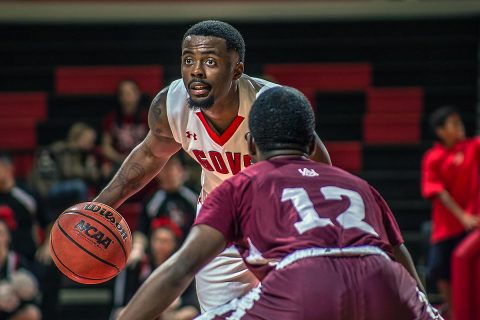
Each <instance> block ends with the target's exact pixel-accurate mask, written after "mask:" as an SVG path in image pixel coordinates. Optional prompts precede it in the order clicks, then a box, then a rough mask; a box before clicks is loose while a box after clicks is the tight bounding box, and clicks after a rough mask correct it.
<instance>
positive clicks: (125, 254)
mask: <svg viewBox="0 0 480 320" xmlns="http://www.w3.org/2000/svg"><path fill="white" fill-rule="evenodd" d="M71 213H73V214H78V215H81V216H84V217H87V218H89V219H92V220H94V221H95V222H98V223H99V224H100V225H102V226H103V227H104V228H105V229H106V230H108V231H109V232H110V233H111V234H112V235H113V236H114V237H115V239H117V241H118V243H119V244H120V248H121V249H122V252H123V257H124V259H125V261H127V251H126V250H125V248H124V246H123V243H122V241H121V240H120V239H119V238H118V237H117V235H116V234H115V233H114V232H113V231H112V230H111V229H110V228H109V227H108V226H107V225H105V224H104V223H103V222H101V221H99V220H97V219H96V218H94V217H91V216H89V215H87V214H84V213H83V212H79V211H73V210H72V211H66V212H64V213H62V215H64V214H65V215H67V214H71Z"/></svg>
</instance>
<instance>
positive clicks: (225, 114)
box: [202, 85, 240, 135]
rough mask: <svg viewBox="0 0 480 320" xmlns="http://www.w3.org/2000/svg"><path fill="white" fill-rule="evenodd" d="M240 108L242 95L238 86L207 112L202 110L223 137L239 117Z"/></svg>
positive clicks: (233, 87)
mask: <svg viewBox="0 0 480 320" xmlns="http://www.w3.org/2000/svg"><path fill="white" fill-rule="evenodd" d="M239 107H240V94H239V91H238V85H234V86H232V90H231V91H230V92H229V93H228V95H227V96H226V97H225V98H224V99H222V100H219V101H218V102H215V104H214V105H213V106H212V107H211V108H208V109H207V110H202V113H203V115H204V116H205V118H206V119H207V121H208V124H209V125H210V127H211V128H212V129H214V130H215V131H216V133H217V134H219V135H221V134H222V133H223V132H224V131H225V130H227V128H228V127H229V126H230V124H231V123H232V122H233V120H235V118H236V117H237V115H238V109H239Z"/></svg>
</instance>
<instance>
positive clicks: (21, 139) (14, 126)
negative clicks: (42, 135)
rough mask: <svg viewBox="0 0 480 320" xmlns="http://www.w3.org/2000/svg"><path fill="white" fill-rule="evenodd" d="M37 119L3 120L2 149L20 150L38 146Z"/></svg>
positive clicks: (0, 139)
mask: <svg viewBox="0 0 480 320" xmlns="http://www.w3.org/2000/svg"><path fill="white" fill-rule="evenodd" d="M36 123H37V122H36V120H35V119H1V120H0V148H3V149H11V150H19V149H34V148H35V147H36V146H37V134H36Z"/></svg>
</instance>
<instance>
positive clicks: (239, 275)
mask: <svg viewBox="0 0 480 320" xmlns="http://www.w3.org/2000/svg"><path fill="white" fill-rule="evenodd" d="M200 207H201V204H200V203H199V204H198V205H197V213H198V211H199V210H200ZM195 282H196V285H197V296H198V302H199V303H200V308H201V310H202V312H205V311H208V310H211V309H212V308H215V307H218V306H221V305H223V304H225V303H227V302H229V301H230V300H233V299H235V298H238V297H241V296H243V295H244V294H246V293H247V292H248V291H250V290H251V289H253V288H254V287H256V286H257V285H258V283H259V281H258V279H257V277H255V275H253V273H252V272H250V271H249V270H248V269H247V267H246V266H245V263H243V260H242V258H241V257H240V253H239V252H238V250H237V249H236V248H235V247H233V246H231V247H229V248H227V249H225V251H223V252H222V253H220V254H219V255H218V256H217V257H216V258H215V259H213V260H212V261H211V262H210V263H209V264H208V265H206V266H205V267H204V268H203V269H202V270H200V272H198V273H197V275H196V277H195Z"/></svg>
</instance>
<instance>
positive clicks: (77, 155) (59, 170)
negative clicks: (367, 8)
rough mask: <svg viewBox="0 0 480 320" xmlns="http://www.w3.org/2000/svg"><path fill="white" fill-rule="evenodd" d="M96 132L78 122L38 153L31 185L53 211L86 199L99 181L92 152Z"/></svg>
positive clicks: (58, 210) (97, 169) (96, 164)
mask: <svg viewBox="0 0 480 320" xmlns="http://www.w3.org/2000/svg"><path fill="white" fill-rule="evenodd" d="M96 139H97V133H96V132H95V130H94V129H93V128H92V127H91V126H89V125H87V124H85V123H82V122H78V123H75V124H73V125H72V126H71V127H70V130H69V132H68V135H67V137H66V139H65V140H61V141H57V142H55V143H53V144H52V145H51V146H49V147H48V148H45V149H43V150H41V151H40V152H39V155H38V157H37V162H36V165H35V169H34V172H33V175H32V184H33V186H34V187H35V188H36V189H37V190H38V191H39V192H40V194H41V195H42V196H44V197H45V198H46V199H48V202H49V203H50V205H51V208H50V209H51V210H52V211H53V212H55V214H57V213H59V212H61V211H62V210H63V209H64V208H66V207H68V206H69V205H71V204H74V203H78V202H82V201H86V200H87V198H88V196H89V188H91V187H92V188H93V187H95V186H96V184H97V183H98V181H99V176H100V173H99V167H98V163H97V160H96V157H95V154H94V150H95V141H96Z"/></svg>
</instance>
